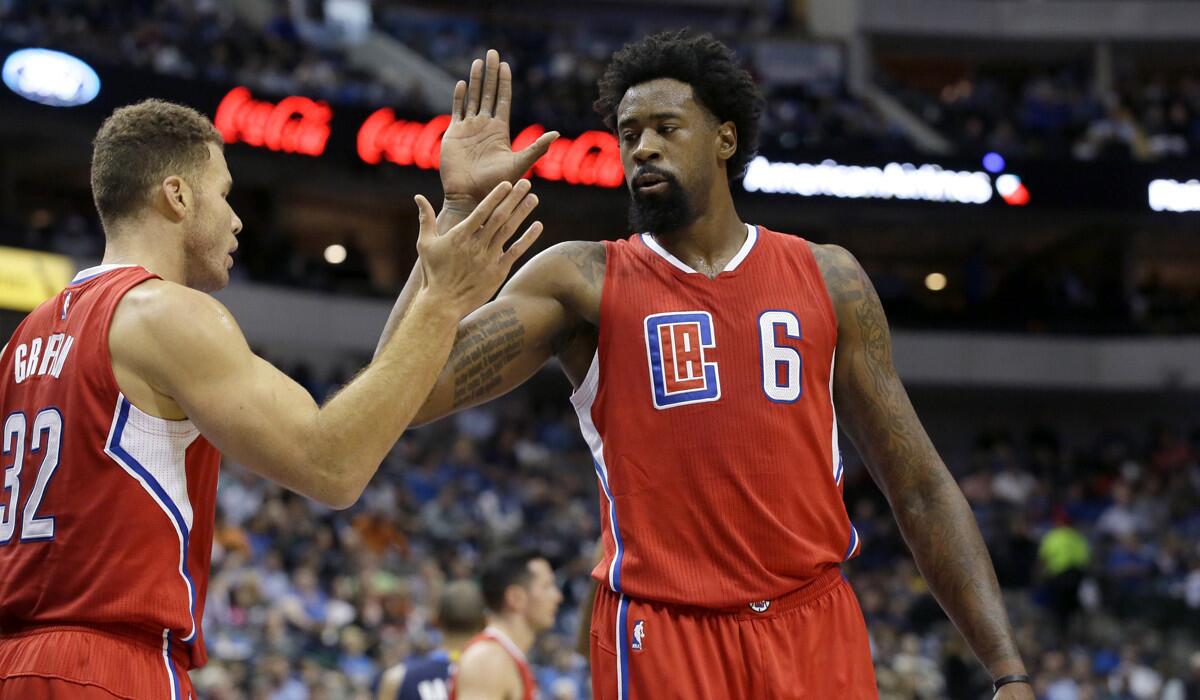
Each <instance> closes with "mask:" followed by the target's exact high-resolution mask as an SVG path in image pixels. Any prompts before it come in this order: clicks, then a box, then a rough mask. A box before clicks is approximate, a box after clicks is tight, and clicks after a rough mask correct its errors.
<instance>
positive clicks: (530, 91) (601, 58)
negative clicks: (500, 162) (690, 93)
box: [378, 3, 911, 153]
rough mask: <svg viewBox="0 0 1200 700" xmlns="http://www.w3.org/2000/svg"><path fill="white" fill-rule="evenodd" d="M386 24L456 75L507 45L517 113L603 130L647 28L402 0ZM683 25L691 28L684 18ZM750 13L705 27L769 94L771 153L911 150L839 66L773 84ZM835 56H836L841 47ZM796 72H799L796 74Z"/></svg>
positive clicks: (390, 9)
mask: <svg viewBox="0 0 1200 700" xmlns="http://www.w3.org/2000/svg"><path fill="white" fill-rule="evenodd" d="M378 23H379V26H380V27H382V28H383V29H385V30H386V31H388V32H389V33H390V34H391V35H393V36H395V37H396V38H398V39H400V40H401V41H403V42H404V43H405V44H406V45H408V46H410V47H412V48H414V49H416V50H418V51H419V52H420V53H422V54H423V55H424V56H426V57H427V58H429V59H430V60H431V61H432V62H434V63H436V64H437V65H440V66H443V67H444V68H445V69H446V70H448V71H449V72H450V73H451V74H453V75H465V74H466V73H467V71H468V70H469V68H470V64H471V61H472V60H473V59H475V58H477V57H479V56H482V55H483V53H484V52H485V51H486V50H487V49H489V48H495V49H498V50H499V51H500V54H501V56H503V57H504V58H505V60H507V61H509V62H510V64H511V65H512V67H513V80H514V82H515V84H517V85H519V86H520V91H521V92H520V95H521V97H520V99H518V100H517V101H516V103H515V104H514V118H515V119H517V120H518V121H519V122H521V123H525V122H540V123H542V124H552V125H554V127H553V128H557V129H560V130H563V131H564V133H568V134H570V133H578V132H580V131H584V130H587V129H596V128H601V127H600V123H599V120H598V118H597V116H596V115H595V113H594V112H593V110H592V103H593V101H594V100H595V99H596V95H597V92H596V84H597V81H598V80H599V78H600V76H601V74H602V73H603V71H604V66H605V65H606V64H607V62H608V60H609V58H610V57H611V56H612V54H613V53H614V52H615V51H617V50H619V49H620V48H621V47H622V46H623V45H624V44H626V43H628V42H631V41H634V40H636V39H637V38H638V37H640V36H641V35H642V34H645V33H647V32H648V31H649V30H648V29H646V28H645V27H640V28H638V29H631V27H630V26H629V24H628V23H626V24H623V25H621V26H620V27H619V28H614V27H612V26H610V25H604V24H596V23H592V22H589V21H587V20H585V19H581V20H575V21H570V22H564V21H559V22H557V23H555V22H551V21H546V22H543V23H531V22H529V21H528V20H523V21H517V20H513V19H507V20H506V19H505V18H504V17H503V15H496V16H487V17H481V16H480V15H479V14H468V13H465V12H458V13H446V14H430V13H428V12H422V11H418V10H413V9H411V8H407V7H405V6H404V4H403V3H389V4H384V7H383V8H382V9H381V11H380V13H379V17H378ZM679 24H680V25H681V26H683V25H686V24H688V23H687V22H686V21H685V20H683V19H680V20H679ZM753 24H754V21H753V20H752V19H751V18H745V19H741V20H731V19H724V20H721V21H716V22H714V23H709V24H704V25H701V26H705V27H706V28H707V29H709V30H710V31H713V32H714V33H715V34H717V35H718V36H719V37H720V38H721V39H722V40H723V41H725V42H726V43H727V44H729V45H730V46H732V47H733V48H734V49H735V50H736V51H737V53H738V56H739V57H740V58H741V59H742V61H743V64H744V65H745V66H746V68H747V69H748V70H750V72H751V73H752V74H754V75H755V76H756V78H758V82H759V85H760V87H761V88H762V90H763V92H764V94H765V96H766V98H767V110H766V112H765V113H764V121H763V134H764V138H763V144H762V146H763V148H764V150H766V151H768V152H774V153H781V152H791V153H795V152H796V151H798V150H804V149H812V150H818V149H817V147H818V146H819V147H820V149H823V152H825V153H828V152H829V149H835V150H837V151H838V152H843V153H845V152H847V151H871V152H876V153H877V152H879V151H880V150H904V149H906V148H907V149H908V150H911V144H910V143H909V142H908V141H907V139H906V138H905V137H904V136H903V134H901V133H900V131H899V130H898V129H896V128H895V126H894V125H892V124H891V123H889V122H888V121H887V120H886V119H885V118H883V117H882V116H881V115H880V114H879V113H878V112H877V111H875V110H874V109H873V108H871V107H870V106H869V105H867V104H865V103H864V102H863V101H862V100H860V99H858V98H857V97H855V96H853V95H852V94H850V93H849V91H848V90H847V87H846V84H845V81H844V79H843V74H842V72H841V71H840V70H836V71H834V72H833V73H834V74H833V75H829V76H822V77H821V78H820V79H811V80H802V81H794V80H786V81H784V80H781V81H775V80H772V79H771V78H772V76H771V75H768V74H766V73H764V71H762V70H760V68H759V65H758V52H757V51H756V47H757V45H758V43H759V42H758V39H757V38H756V35H755V32H754V30H753V28H752V25H753ZM834 53H835V54H837V52H836V51H835V52H834ZM793 72H794V71H793Z"/></svg>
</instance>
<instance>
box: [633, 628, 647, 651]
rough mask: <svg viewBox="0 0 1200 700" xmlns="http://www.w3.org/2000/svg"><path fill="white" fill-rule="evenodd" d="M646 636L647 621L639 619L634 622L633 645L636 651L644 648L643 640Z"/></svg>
mask: <svg viewBox="0 0 1200 700" xmlns="http://www.w3.org/2000/svg"><path fill="white" fill-rule="evenodd" d="M645 638H646V621H645V620H638V621H637V622H635V623H633V644H632V645H631V647H632V648H633V650H634V651H641V650H642V640H643V639H645Z"/></svg>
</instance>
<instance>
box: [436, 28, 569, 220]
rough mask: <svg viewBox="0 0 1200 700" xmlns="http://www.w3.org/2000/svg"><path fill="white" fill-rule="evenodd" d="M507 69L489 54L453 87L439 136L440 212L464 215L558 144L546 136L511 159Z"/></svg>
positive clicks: (509, 76)
mask: <svg viewBox="0 0 1200 700" xmlns="http://www.w3.org/2000/svg"><path fill="white" fill-rule="evenodd" d="M511 109H512V69H511V68H509V65H508V64H507V63H504V62H501V60H500V54H499V53H498V52H497V51H495V50H494V49H492V50H489V51H488V52H487V59H486V60H479V59H475V61H474V62H473V63H471V75H470V82H469V83H468V82H465V81H462V80H460V81H458V84H457V85H455V86H454V101H453V104H452V106H451V109H450V126H449V128H447V129H446V133H445V135H444V136H442V151H441V165H440V166H439V169H440V171H441V176H442V191H443V192H444V193H445V198H446V199H445V208H448V209H451V210H453V211H456V212H458V213H459V214H460V215H465V214H466V212H468V211H470V210H471V208H473V207H474V206H475V205H476V204H477V203H478V202H479V201H480V200H481V199H483V198H484V197H485V196H486V195H487V194H488V192H490V191H492V188H494V187H495V186H496V185H497V184H499V183H500V182H504V181H508V182H513V181H514V180H516V179H517V178H519V177H521V176H522V175H523V174H524V173H525V172H526V171H528V170H529V168H531V167H533V164H534V163H535V162H537V159H538V158H541V157H542V155H544V154H545V153H546V150H547V149H548V148H550V144H551V143H553V142H554V140H555V139H557V138H558V132H557V131H550V132H547V133H545V134H543V135H542V136H541V138H539V139H538V140H537V141H534V142H533V143H532V144H530V145H529V147H528V148H526V149H524V150H523V151H521V152H519V153H513V150H512V141H511V136H510V127H509V122H508V119H509V113H510V111H511Z"/></svg>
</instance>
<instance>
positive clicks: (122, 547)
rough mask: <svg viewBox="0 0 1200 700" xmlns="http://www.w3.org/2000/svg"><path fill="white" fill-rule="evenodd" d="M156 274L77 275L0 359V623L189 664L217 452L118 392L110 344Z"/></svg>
mask: <svg viewBox="0 0 1200 700" xmlns="http://www.w3.org/2000/svg"><path fill="white" fill-rule="evenodd" d="M155 278H156V276H155V275H153V274H152V273H150V272H147V271H146V270H145V269H143V268H141V267H136V266H113V265H104V266H100V267H98V268H91V269H90V270H85V271H83V272H81V273H79V275H78V276H77V277H76V278H75V280H74V281H73V282H72V283H71V284H70V285H68V286H67V287H66V288H65V289H63V290H62V291H61V292H59V293H58V294H57V295H56V296H54V297H53V298H52V299H49V300H48V301H46V302H45V303H43V304H42V305H41V306H39V307H38V308H37V309H36V310H34V311H33V313H31V314H30V315H29V316H28V317H27V318H26V319H25V320H24V321H23V322H22V323H21V325H20V326H19V327H18V328H17V331H16V333H15V334H14V335H13V336H12V338H11V339H9V341H8V345H7V346H6V347H5V349H4V353H3V355H2V356H0V408H2V409H3V413H2V414H0V415H3V416H5V422H4V425H3V434H2V436H0V447H2V448H3V460H2V461H0V470H3V474H4V483H3V490H2V491H0V630H3V631H5V632H12V631H19V630H22V629H27V628H31V627H43V626H59V625H67V626H84V627H98V628H102V629H105V630H109V631H115V632H119V633H123V634H127V635H130V636H131V637H137V638H141V639H144V640H146V641H149V642H152V643H155V644H156V645H157V646H159V647H161V648H162V649H163V654H164V659H165V657H166V655H168V654H169V655H170V656H171V657H172V658H173V659H174V660H175V661H176V663H178V664H179V665H180V666H181V667H183V668H185V669H186V668H193V667H196V666H201V665H203V664H204V661H205V658H206V656H205V651H204V643H203V638H202V635H201V631H200V621H201V619H202V617H203V615H204V595H205V591H206V589H207V586H208V568H209V561H210V556H211V550H212V533H213V518H214V513H215V508H216V488H217V471H218V467H219V463H220V454H219V453H218V452H217V450H216V448H214V447H213V446H212V445H210V444H209V443H208V441H206V440H205V439H204V438H203V437H201V436H200V434H199V432H198V431H197V430H196V428H195V427H194V426H193V425H192V424H191V423H190V422H188V421H168V420H163V419H161V418H156V417H153V416H150V415H148V414H146V413H143V412H142V411H139V410H138V409H137V408H136V407H135V406H133V405H132V404H131V403H130V402H129V401H128V400H126V399H125V397H124V396H123V395H122V394H121V391H120V389H119V388H118V386H117V381H116V378H115V377H114V376H113V371H112V360H111V357H110V355H109V345H108V329H109V324H110V322H111V320H112V316H113V312H114V311H115V309H116V307H117V303H118V302H119V301H120V300H121V298H122V297H123V296H124V295H125V293H126V292H128V291H129V290H130V289H132V288H133V287H135V286H137V285H139V284H141V283H142V282H145V281H146V280H149V279H155ZM181 322H182V321H181ZM167 665H168V668H169V670H170V666H171V665H170V664H167ZM172 672H173V671H172Z"/></svg>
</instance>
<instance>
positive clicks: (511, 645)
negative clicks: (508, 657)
mask: <svg viewBox="0 0 1200 700" xmlns="http://www.w3.org/2000/svg"><path fill="white" fill-rule="evenodd" d="M483 636H485V637H487V638H488V639H490V640H492V641H493V642H496V643H497V644H499V645H500V646H502V647H504V648H505V649H506V650H507V651H508V653H510V654H512V655H513V656H515V657H516V658H518V659H520V660H521V662H522V663H525V664H528V663H529V661H528V660H527V659H526V658H525V652H523V651H521V647H519V646H517V643H516V642H514V641H513V640H512V637H509V636H508V635H507V634H505V633H504V630H502V629H500V628H499V627H496V626H495V625H488V626H487V627H485V628H484V629H483Z"/></svg>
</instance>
